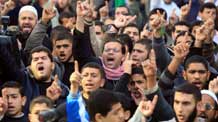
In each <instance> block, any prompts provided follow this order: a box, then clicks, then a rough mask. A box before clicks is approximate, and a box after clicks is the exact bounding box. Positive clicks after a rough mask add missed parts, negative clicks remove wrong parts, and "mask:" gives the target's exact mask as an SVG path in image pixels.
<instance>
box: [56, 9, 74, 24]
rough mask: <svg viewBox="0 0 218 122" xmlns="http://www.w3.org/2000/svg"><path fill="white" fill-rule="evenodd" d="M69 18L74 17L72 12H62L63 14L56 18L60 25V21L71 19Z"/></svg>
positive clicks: (61, 22)
mask: <svg viewBox="0 0 218 122" xmlns="http://www.w3.org/2000/svg"><path fill="white" fill-rule="evenodd" d="M71 17H76V14H75V13H74V12H69V11H64V12H61V14H60V16H59V18H58V21H59V23H60V24H63V21H62V19H64V18H71Z"/></svg>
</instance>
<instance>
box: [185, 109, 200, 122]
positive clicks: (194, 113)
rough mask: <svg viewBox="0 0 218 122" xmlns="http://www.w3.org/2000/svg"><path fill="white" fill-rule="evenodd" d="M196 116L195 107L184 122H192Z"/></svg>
mask: <svg viewBox="0 0 218 122" xmlns="http://www.w3.org/2000/svg"><path fill="white" fill-rule="evenodd" d="M196 116H197V108H196V107H195V109H194V111H193V112H192V113H191V115H189V117H188V120H187V121H186V122H194V120H195V118H196Z"/></svg>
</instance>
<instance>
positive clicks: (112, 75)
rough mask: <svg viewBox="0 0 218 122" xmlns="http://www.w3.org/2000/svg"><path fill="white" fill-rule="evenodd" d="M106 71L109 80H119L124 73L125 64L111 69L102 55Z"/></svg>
mask: <svg viewBox="0 0 218 122" xmlns="http://www.w3.org/2000/svg"><path fill="white" fill-rule="evenodd" d="M100 59H101V62H102V65H103V68H104V72H105V74H106V78H107V79H109V80H119V79H120V77H121V76H122V75H123V72H124V71H123V66H119V67H118V68H116V69H110V68H108V67H107V66H105V65H104V63H103V59H102V57H100Z"/></svg>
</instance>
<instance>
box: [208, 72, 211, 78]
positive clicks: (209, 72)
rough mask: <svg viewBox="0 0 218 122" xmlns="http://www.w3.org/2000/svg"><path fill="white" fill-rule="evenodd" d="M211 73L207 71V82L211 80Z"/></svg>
mask: <svg viewBox="0 0 218 122" xmlns="http://www.w3.org/2000/svg"><path fill="white" fill-rule="evenodd" d="M210 74H211V73H210V71H207V80H209V79H210Z"/></svg>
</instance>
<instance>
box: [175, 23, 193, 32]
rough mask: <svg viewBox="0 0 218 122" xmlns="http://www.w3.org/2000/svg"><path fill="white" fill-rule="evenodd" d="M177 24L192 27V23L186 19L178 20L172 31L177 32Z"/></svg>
mask: <svg viewBox="0 0 218 122" xmlns="http://www.w3.org/2000/svg"><path fill="white" fill-rule="evenodd" d="M176 26H186V27H188V28H189V29H190V24H189V23H187V22H186V21H178V22H177V23H175V24H174V26H173V28H172V32H175V30H176Z"/></svg>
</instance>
